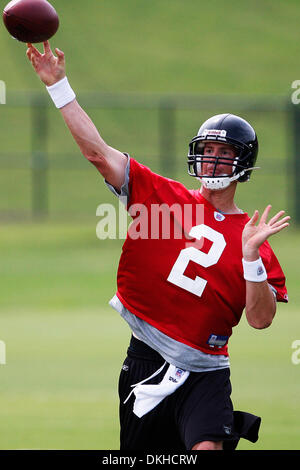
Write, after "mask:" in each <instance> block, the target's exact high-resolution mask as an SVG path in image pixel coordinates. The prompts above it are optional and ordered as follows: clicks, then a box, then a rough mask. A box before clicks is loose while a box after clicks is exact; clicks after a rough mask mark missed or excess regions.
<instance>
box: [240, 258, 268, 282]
mask: <svg viewBox="0 0 300 470" xmlns="http://www.w3.org/2000/svg"><path fill="white" fill-rule="evenodd" d="M242 263H243V268H244V279H246V281H252V282H263V281H266V280H267V278H268V277H267V271H266V268H265V267H264V263H263V262H262V259H261V257H259V258H258V259H256V260H255V261H245V260H244V258H243V259H242Z"/></svg>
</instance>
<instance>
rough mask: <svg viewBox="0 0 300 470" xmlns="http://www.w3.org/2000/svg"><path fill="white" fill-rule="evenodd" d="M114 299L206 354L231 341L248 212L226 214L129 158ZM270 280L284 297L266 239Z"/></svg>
mask: <svg viewBox="0 0 300 470" xmlns="http://www.w3.org/2000/svg"><path fill="white" fill-rule="evenodd" d="M128 210H129V213H130V214H131V215H132V217H133V222H132V223H131V226H130V227H129V230H128V233H127V238H126V240H125V243H124V245H123V250H122V255H121V258H120V263H119V268H118V276H117V285H118V290H117V296H118V298H119V299H120V301H121V302H122V303H123V305H124V306H125V307H126V308H127V309H128V310H129V311H130V312H131V313H132V314H134V315H136V316H137V317H139V318H141V319H143V320H145V321H146V322H148V323H149V324H151V325H152V326H154V327H155V328H157V329H158V330H160V331H161V332H163V333H164V334H166V335H168V336H169V337H171V338H173V339H175V340H177V341H179V342H182V343H184V344H187V345H189V346H191V347H193V348H195V349H199V350H200V351H203V352H205V353H208V354H224V355H228V351H227V342H228V338H229V337H230V335H231V334H232V327H233V326H235V325H237V324H238V322H239V320H240V318H241V315H242V312H243V310H244V308H245V302H246V281H245V280H244V277H243V266H242V242H241V239H242V231H243V228H244V226H245V224H246V223H247V222H248V220H249V216H248V215H247V214H246V213H241V214H221V213H220V212H218V211H217V209H216V208H214V207H213V206H212V205H211V204H210V203H209V202H208V201H207V200H205V199H204V198H203V196H202V195H201V194H200V191H199V190H188V189H187V188H186V187H185V186H184V185H183V184H181V183H179V182H177V181H174V180H171V179H169V178H165V177H162V176H160V175H157V174H155V173H153V172H152V171H151V170H150V169H149V168H147V167H145V166H144V165H141V164H139V163H138V162H137V161H135V160H134V159H132V158H131V160H130V177H129V201H128ZM260 255H261V257H262V260H263V262H264V265H265V268H266V271H267V274H268V282H269V284H270V285H271V286H272V287H273V288H274V289H275V290H276V297H277V300H278V301H281V302H287V291H286V287H285V277H284V274H283V272H282V269H281V267H280V264H279V262H278V260H277V258H276V256H275V255H274V253H273V251H272V249H271V247H270V245H269V243H268V242H265V243H264V244H263V245H262V246H261V249H260Z"/></svg>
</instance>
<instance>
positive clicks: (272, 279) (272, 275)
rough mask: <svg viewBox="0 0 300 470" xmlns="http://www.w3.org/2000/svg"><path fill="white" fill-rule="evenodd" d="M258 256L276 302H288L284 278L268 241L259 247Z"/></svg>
mask: <svg viewBox="0 0 300 470" xmlns="http://www.w3.org/2000/svg"><path fill="white" fill-rule="evenodd" d="M260 255H261V258H262V260H263V263H264V266H265V268H266V271H267V276H268V283H269V285H270V287H271V288H272V290H273V292H274V293H276V300H277V301H278V302H288V293H287V288H286V285H285V281H286V278H285V275H284V273H283V271H282V268H281V266H280V264H279V261H278V259H277V258H276V256H275V254H274V252H273V250H272V248H271V246H270V244H269V242H268V241H266V242H265V243H264V244H263V245H262V246H261V248H260Z"/></svg>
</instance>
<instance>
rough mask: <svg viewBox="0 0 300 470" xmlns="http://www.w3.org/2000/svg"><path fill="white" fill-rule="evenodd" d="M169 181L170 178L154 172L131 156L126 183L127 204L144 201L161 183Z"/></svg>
mask: <svg viewBox="0 0 300 470" xmlns="http://www.w3.org/2000/svg"><path fill="white" fill-rule="evenodd" d="M170 181H172V180H170V179H169V178H165V177H164V176H161V175H158V174H156V173H154V172H153V171H152V170H150V168H148V167H147V166H145V165H142V164H141V163H139V162H137V161H136V160H134V159H133V158H131V159H130V171H129V184H128V195H129V201H128V202H129V206H131V205H132V204H143V203H145V201H146V200H147V199H149V198H150V197H151V195H152V194H153V193H155V192H157V191H158V190H159V188H160V187H161V186H162V185H163V184H166V183H168V182H170Z"/></svg>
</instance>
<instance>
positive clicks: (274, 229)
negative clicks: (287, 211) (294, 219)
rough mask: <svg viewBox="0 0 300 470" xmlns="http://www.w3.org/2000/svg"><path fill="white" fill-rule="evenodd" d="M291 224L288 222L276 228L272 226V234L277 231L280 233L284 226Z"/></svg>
mask: <svg viewBox="0 0 300 470" xmlns="http://www.w3.org/2000/svg"><path fill="white" fill-rule="evenodd" d="M289 225H290V224H289V223H288V222H286V223H284V224H282V225H280V226H279V227H275V228H272V235H274V234H275V233H278V232H280V231H281V230H283V229H284V228H286V227H288V226H289Z"/></svg>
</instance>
